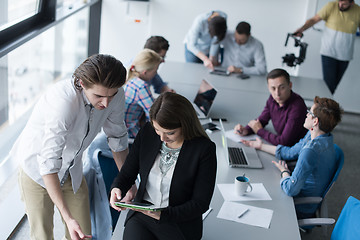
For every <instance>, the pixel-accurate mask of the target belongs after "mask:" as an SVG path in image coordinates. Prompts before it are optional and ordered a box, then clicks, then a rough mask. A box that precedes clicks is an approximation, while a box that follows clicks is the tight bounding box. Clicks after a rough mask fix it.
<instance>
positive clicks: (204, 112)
mask: <svg viewBox="0 0 360 240" xmlns="http://www.w3.org/2000/svg"><path fill="white" fill-rule="evenodd" d="M216 94H217V90H216V89H215V88H214V86H213V85H211V84H210V83H209V82H208V81H206V80H205V79H203V80H202V81H201V84H200V87H199V90H198V91H197V93H196V96H195V98H194V101H193V106H194V108H195V111H196V113H197V115H198V117H199V118H207V117H208V116H209V113H210V109H211V107H212V105H213V103H214V99H215V97H216Z"/></svg>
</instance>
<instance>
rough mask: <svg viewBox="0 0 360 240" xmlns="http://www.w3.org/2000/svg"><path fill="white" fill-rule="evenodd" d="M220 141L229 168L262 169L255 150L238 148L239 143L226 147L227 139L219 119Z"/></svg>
mask: <svg viewBox="0 0 360 240" xmlns="http://www.w3.org/2000/svg"><path fill="white" fill-rule="evenodd" d="M219 123H220V130H221V140H222V145H223V147H224V151H225V157H226V159H227V161H228V162H229V166H230V167H241V168H262V167H263V166H262V163H261V161H260V158H259V156H258V155H257V152H256V149H254V148H251V147H247V146H244V145H243V146H239V143H235V142H234V145H233V146H228V142H227V138H226V136H225V129H224V125H223V123H222V121H221V119H219Z"/></svg>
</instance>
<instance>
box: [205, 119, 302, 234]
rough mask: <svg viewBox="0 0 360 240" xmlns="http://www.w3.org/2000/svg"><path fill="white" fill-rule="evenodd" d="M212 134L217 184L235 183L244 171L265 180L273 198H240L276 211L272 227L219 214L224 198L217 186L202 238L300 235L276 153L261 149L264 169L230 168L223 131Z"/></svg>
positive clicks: (230, 125) (244, 202) (229, 125)
mask: <svg viewBox="0 0 360 240" xmlns="http://www.w3.org/2000/svg"><path fill="white" fill-rule="evenodd" d="M232 127H233V124H232V123H227V124H225V129H226V130H228V129H232ZM210 137H211V139H212V140H213V141H214V142H215V143H216V146H217V158H218V165H217V166H218V170H217V177H216V184H219V183H234V179H235V177H236V176H239V175H243V174H244V173H245V175H246V176H247V177H249V178H250V180H251V182H252V183H263V185H264V187H265V188H266V190H267V191H268V193H269V195H270V197H271V198H272V200H270V201H241V202H239V203H242V204H247V205H251V206H255V207H261V208H267V209H271V210H273V211H274V212H273V216H272V219H271V224H270V228H269V229H265V228H260V227H255V226H250V225H246V224H242V223H236V222H232V221H228V220H224V219H220V218H217V214H218V212H219V210H220V208H221V206H222V204H223V202H224V199H223V197H222V195H221V193H220V191H219V189H218V187H217V186H216V187H215V192H214V196H213V198H212V201H211V204H210V207H212V208H213V210H212V212H210V214H209V215H208V216H207V217H206V219H205V220H204V231H203V234H204V235H203V239H259V240H260V239H276V240H278V239H284V240H286V239H300V233H299V228H298V225H297V219H296V213H295V209H294V204H293V200H292V198H291V197H289V196H287V195H286V194H285V193H284V192H283V191H282V190H281V188H280V183H279V182H280V172H279V170H278V169H277V168H275V166H274V165H273V163H272V162H271V161H272V160H274V159H275V158H274V156H272V155H270V154H267V153H264V152H258V155H259V157H260V159H261V162H262V164H263V167H264V168H263V169H245V168H230V167H229V165H228V161H227V160H226V159H225V153H224V148H223V147H222V144H221V133H220V132H219V131H217V132H213V133H212V134H210ZM228 141H230V140H228ZM232 145H234V144H232Z"/></svg>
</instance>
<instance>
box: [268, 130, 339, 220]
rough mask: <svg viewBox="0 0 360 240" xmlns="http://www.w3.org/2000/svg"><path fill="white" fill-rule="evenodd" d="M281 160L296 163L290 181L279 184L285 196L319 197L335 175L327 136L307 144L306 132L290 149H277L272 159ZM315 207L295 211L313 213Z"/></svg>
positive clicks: (309, 140)
mask: <svg viewBox="0 0 360 240" xmlns="http://www.w3.org/2000/svg"><path fill="white" fill-rule="evenodd" d="M275 156H276V157H277V158H278V159H282V160H296V159H298V161H297V163H296V166H295V169H294V171H293V173H292V175H291V176H290V177H285V178H282V179H281V180H280V185H281V188H282V189H283V190H284V192H285V193H286V194H287V195H289V196H296V197H320V196H322V194H323V192H324V191H325V189H326V187H327V186H328V185H329V183H330V181H331V180H332V177H333V175H334V173H335V171H336V154H335V149H334V142H333V136H332V134H331V133H327V134H323V135H320V136H318V137H316V138H314V139H313V140H311V135H310V131H309V132H308V133H307V134H306V135H305V137H304V138H303V139H301V140H300V141H299V142H298V143H297V144H295V145H294V146H292V147H285V146H282V145H278V146H277V148H276V155H275ZM316 208H317V205H310V204H309V205H307V204H303V205H299V206H296V210H297V211H299V212H303V213H313V212H315V211H316Z"/></svg>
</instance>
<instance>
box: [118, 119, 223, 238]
mask: <svg viewBox="0 0 360 240" xmlns="http://www.w3.org/2000/svg"><path fill="white" fill-rule="evenodd" d="M161 144H162V143H161V140H160V137H159V136H158V135H157V134H156V132H155V130H154V128H153V127H152V125H151V124H150V123H147V124H146V125H145V126H144V127H143V128H142V129H141V130H140V131H139V133H138V134H137V136H136V139H135V141H134V144H133V146H132V147H131V151H130V153H129V155H128V157H127V159H126V161H125V163H124V165H123V166H122V168H121V171H120V172H119V174H118V176H117V177H116V178H115V180H114V182H113V184H112V188H114V187H117V188H120V190H121V193H122V194H123V196H122V197H124V196H125V194H126V192H127V191H128V190H129V189H130V187H131V186H132V185H133V184H134V182H135V180H136V177H137V174H138V173H139V174H140V179H141V182H140V185H139V189H138V192H137V194H136V197H135V201H136V202H142V201H143V197H144V193H145V190H146V183H147V180H148V175H149V172H150V170H151V168H152V166H153V164H154V162H155V158H156V156H157V155H158V154H159V152H160V148H161ZM215 179H216V146H215V144H214V143H213V142H212V141H211V140H209V139H207V138H205V137H197V138H194V139H191V140H185V141H184V143H183V146H182V148H181V150H180V154H179V157H178V159H177V162H176V165H175V169H174V173H173V177H172V180H171V185H170V193H169V206H168V207H167V208H166V209H165V210H163V211H162V212H161V217H160V220H159V223H160V224H161V222H165V221H166V222H170V221H171V222H174V223H176V224H177V225H178V227H179V228H180V229H181V231H182V232H183V234H184V236H185V238H186V239H201V237H202V214H203V213H204V212H205V211H206V210H207V209H208V208H209V204H210V201H211V198H212V195H213V192H214V186H215ZM133 213H134V212H132V211H130V212H129V215H128V216H127V220H128V219H129V218H131V216H132V214H133ZM127 220H126V221H127ZM125 224H126V222H125Z"/></svg>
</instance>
